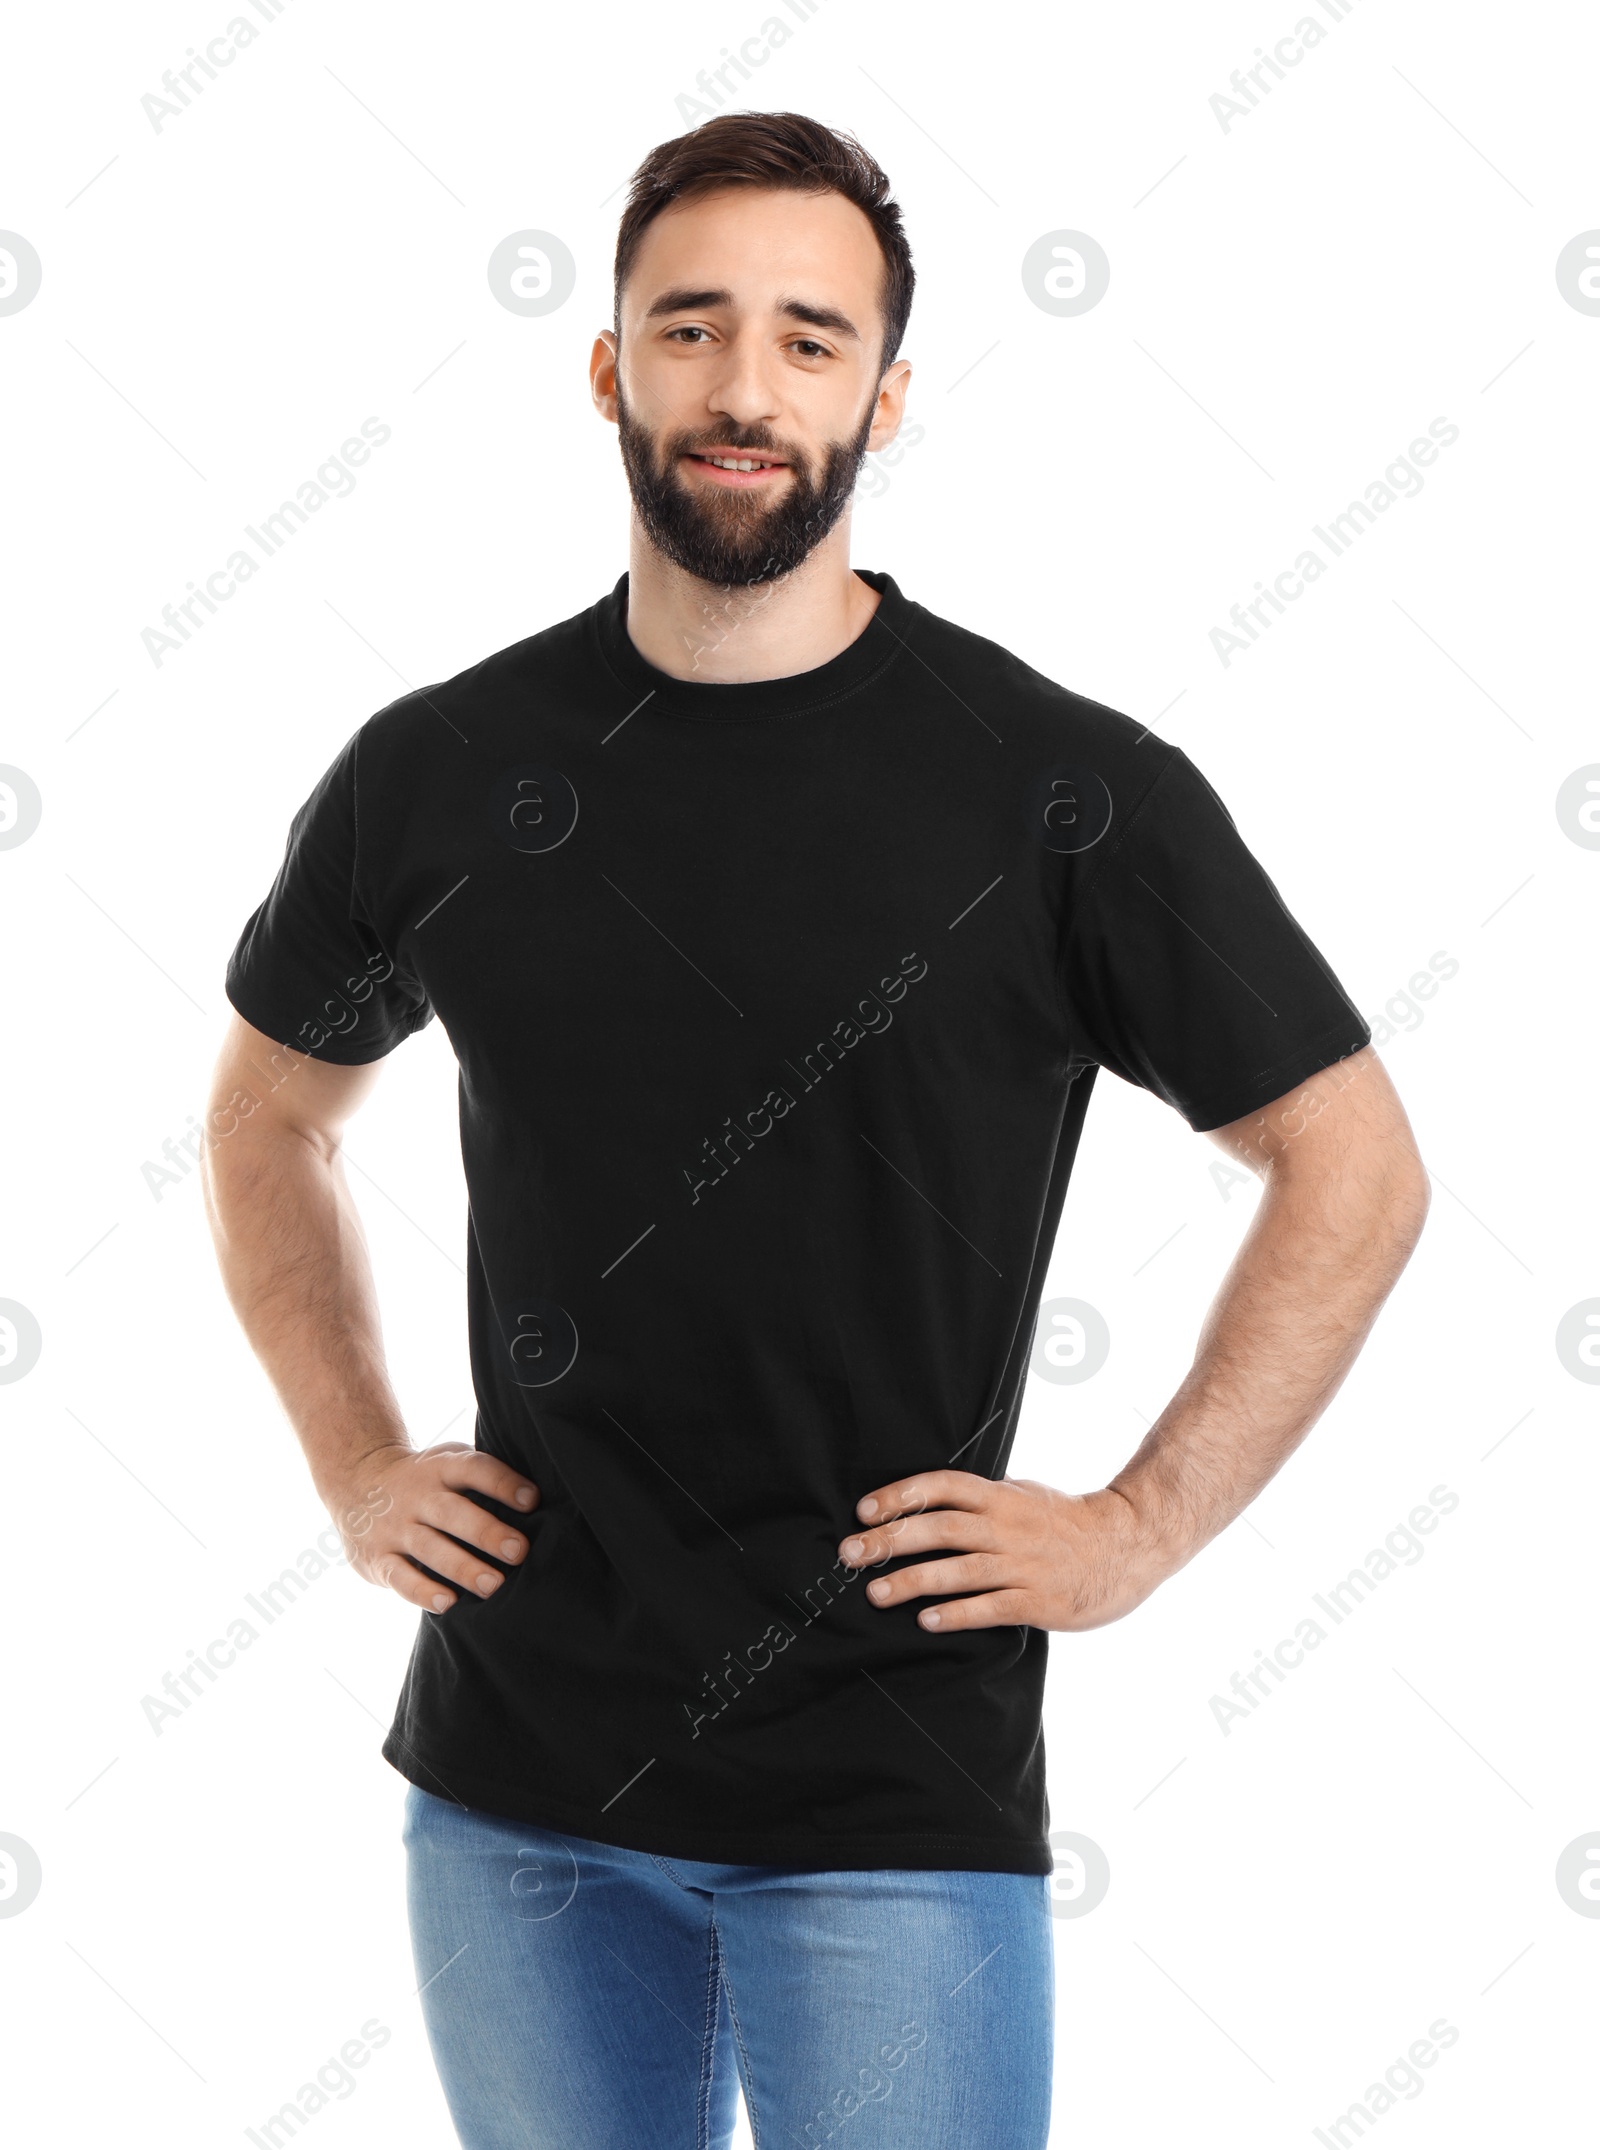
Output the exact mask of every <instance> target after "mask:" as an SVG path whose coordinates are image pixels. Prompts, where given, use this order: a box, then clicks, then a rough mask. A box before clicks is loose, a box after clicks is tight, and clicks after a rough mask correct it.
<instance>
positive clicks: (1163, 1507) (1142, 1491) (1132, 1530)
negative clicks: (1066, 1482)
mask: <svg viewBox="0 0 1600 2150" xmlns="http://www.w3.org/2000/svg"><path fill="white" fill-rule="evenodd" d="M1105 1490H1106V1492H1107V1494H1109V1495H1110V1496H1111V1497H1112V1498H1114V1499H1115V1500H1117V1501H1118V1502H1119V1503H1120V1504H1121V1507H1122V1510H1123V1516H1124V1523H1125V1526H1126V1529H1127V1533H1128V1560H1129V1567H1130V1569H1131V1571H1132V1572H1133V1574H1134V1575H1135V1576H1136V1577H1137V1578H1138V1579H1139V1581H1140V1582H1141V1583H1142V1584H1143V1586H1144V1588H1145V1590H1146V1591H1147V1592H1148V1591H1150V1590H1153V1589H1154V1588H1155V1587H1156V1585H1157V1584H1158V1583H1162V1582H1165V1581H1166V1579H1167V1577H1168V1576H1169V1575H1172V1574H1174V1573H1175V1572H1176V1571H1177V1570H1178V1569H1179V1568H1181V1567H1182V1566H1183V1565H1184V1563H1185V1562H1186V1561H1188V1560H1190V1559H1192V1558H1193V1557H1194V1555H1195V1554H1196V1553H1197V1552H1198V1551H1199V1550H1200V1546H1199V1541H1198V1540H1196V1539H1195V1538H1194V1536H1193V1533H1192V1532H1191V1530H1190V1529H1189V1528H1188V1527H1187V1525H1186V1523H1185V1520H1184V1518H1183V1517H1182V1515H1181V1514H1180V1513H1179V1511H1178V1509H1177V1507H1176V1505H1175V1504H1174V1503H1173V1502H1172V1501H1170V1500H1168V1499H1164V1498H1163V1497H1162V1496H1161V1494H1160V1491H1159V1489H1157V1488H1155V1487H1153V1486H1151V1485H1150V1483H1149V1482H1148V1480H1146V1479H1145V1478H1143V1477H1142V1475H1141V1474H1139V1473H1137V1472H1134V1471H1121V1472H1119V1473H1118V1474H1117V1476H1116V1477H1115V1478H1113V1479H1112V1480H1111V1482H1110V1483H1109V1485H1107V1487H1106V1489H1105Z"/></svg>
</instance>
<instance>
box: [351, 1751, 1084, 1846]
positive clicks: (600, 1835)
mask: <svg viewBox="0 0 1600 2150" xmlns="http://www.w3.org/2000/svg"><path fill="white" fill-rule="evenodd" d="M382 1751H383V1757H384V1760H385V1761H386V1762H388V1763H389V1765H390V1766H391V1768H393V1769H396V1770H398V1771H399V1773H400V1775H401V1776H402V1777H404V1778H405V1779H406V1780H407V1782H408V1783H411V1784H415V1785H416V1786H418V1788H419V1789H420V1790H422V1791H424V1792H430V1793H432V1795H433V1796H434V1797H435V1798H445V1799H449V1800H450V1801H451V1802H452V1804H454V1805H456V1806H462V1805H465V1806H470V1807H479V1808H481V1809H482V1810H483V1811H484V1812H485V1813H488V1814H499V1815H501V1816H503V1817H504V1818H505V1819H506V1820H507V1821H519V1822H527V1823H529V1824H531V1825H532V1826H533V1827H535V1828H543V1829H559V1830H561V1831H563V1832H564V1833H566V1834H568V1835H571V1836H577V1837H582V1838H584V1839H586V1840H587V1841H588V1842H589V1843H592V1844H611V1845H614V1846H616V1847H617V1848H618V1849H620V1850H623V1851H641V1852H649V1853H654V1854H656V1855H657V1856H659V1857H661V1858H664V1859H671V1858H679V1859H701V1860H710V1861H714V1862H716V1863H718V1864H722V1865H730V1866H745V1865H749V1866H787V1867H794V1868H800V1869H804V1870H806V1871H809V1872H838V1871H843V1870H849V1871H854V1872H864V1871H868V1870H872V1869H877V1868H891V1867H893V1868H900V1869H906V1868H913V1869H916V1870H918V1871H923V1872H926V1871H928V1870H930V1869H932V1870H944V1871H956V1870H964V1871H969V1872H974V1871H975V1872H979V1873H986V1874H1049V1873H1052V1872H1053V1871H1054V1868H1055V1858H1054V1854H1053V1853H1052V1852H1051V1849H1050V1846H1049V1843H1048V1842H1047V1841H1046V1840H1045V1839H1044V1838H1042V1837H1040V1838H1035V1839H1030V1840H1026V1841H1023V1840H1018V1841H1015V1842H1002V1841H997V1840H996V1839H995V1838H993V1837H970V1836H958V1835H953V1834H952V1835H942V1834H940V1835H935V1834H921V1833H916V1832H911V1833H904V1834H902V1833H899V1832H897V1833H896V1834H895V1835H893V1836H860V1835H850V1836H828V1835H825V1834H823V1833H821V1832H819V1831H816V1830H782V1829H777V1830H762V1831H755V1832H752V1831H748V1830H733V1831H723V1830H715V1831H710V1830H704V1829H678V1828H675V1827H672V1826H670V1825H669V1826H668V1827H666V1828H663V1829H657V1828H652V1827H649V1826H648V1825H647V1826H644V1827H633V1826H630V1825H626V1824H623V1823H620V1822H611V1821H608V1820H607V1819H606V1817H605V1816H604V1815H597V1814H596V1813H595V1812H594V1811H593V1809H583V1810H580V1809H579V1808H577V1807H575V1806H571V1805H569V1804H568V1803H567V1802H566V1801H564V1800H560V1799H547V1798H545V1797H544V1796H543V1795H542V1794H537V1795H530V1794H529V1793H528V1792H526V1791H525V1790H523V1789H522V1788H521V1787H520V1786H517V1785H510V1784H502V1783H499V1782H498V1781H496V1780H495V1779H492V1778H488V1777H477V1776H473V1775H470V1774H466V1773H464V1772H462V1771H461V1770H459V1769H457V1768H456V1767H455V1766H454V1765H453V1764H452V1765H451V1767H450V1770H449V1774H448V1776H445V1775H443V1774H441V1772H440V1771H438V1770H437V1769H435V1768H434V1767H433V1765H432V1764H431V1763H430V1762H429V1761H428V1760H427V1759H426V1757H425V1756H423V1755H421V1754H419V1753H418V1752H417V1751H416V1749H415V1748H413V1747H411V1746H410V1745H409V1744H408V1743H407V1742H406V1741H405V1740H404V1739H402V1738H401V1737H400V1735H399V1734H398V1733H397V1732H394V1731H391V1732H390V1733H389V1734H388V1736H387V1738H386V1739H385V1740H384V1742H383V1750H382Z"/></svg>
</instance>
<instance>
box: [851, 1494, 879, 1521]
mask: <svg viewBox="0 0 1600 2150" xmlns="http://www.w3.org/2000/svg"><path fill="white" fill-rule="evenodd" d="M877 1512H878V1504H877V1502H876V1501H875V1500H874V1499H873V1498H872V1495H871V1494H870V1493H869V1494H868V1495H867V1497H866V1499H865V1500H864V1501H862V1502H861V1503H860V1504H859V1506H858V1507H857V1509H856V1514H857V1515H858V1516H860V1518H861V1520H862V1522H863V1523H870V1522H871V1520H872V1518H873V1517H874V1516H875V1515H876V1514H877Z"/></svg>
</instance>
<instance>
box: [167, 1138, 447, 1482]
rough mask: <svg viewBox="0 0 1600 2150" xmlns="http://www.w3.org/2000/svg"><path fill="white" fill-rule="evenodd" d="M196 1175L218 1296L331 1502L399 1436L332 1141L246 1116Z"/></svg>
mask: <svg viewBox="0 0 1600 2150" xmlns="http://www.w3.org/2000/svg"><path fill="white" fill-rule="evenodd" d="M205 1186H206V1204H207V1211H208V1214H209V1216H210V1220H211V1229H212V1236H213V1239H214V1240H215V1242H216V1249H217V1258H218V1261H219V1263H220V1265H221V1269H222V1276H223V1282H224V1284H225V1286H226V1288H227V1292H228V1297H229V1299H230V1300H231V1301H232V1303H233V1308H234V1311H235V1313H236V1314H237V1315H238V1317H239V1322H240V1325H241V1326H242V1328H243V1329H244V1332H245V1334H246V1336H247V1337H248V1338H249V1340H250V1343H251V1346H252V1348H253V1349H254V1351H255V1353H256V1356H257V1358H259V1359H260V1361H261V1363H262V1366H263V1367H264V1368H265V1370H266V1372H267V1375H268V1378H269V1379H270V1380H271V1382H272V1385H273V1387H274V1388H275V1389H276V1391H277V1393H278V1397H279V1399H280V1401H281V1402H282V1404H283V1408H284V1410H285V1412H286V1413H287V1415H288V1417H289V1420H290V1423H291V1424H292V1425H293V1427H294V1429H295V1432H296V1434H297V1435H298V1436H299V1440H300V1445H301V1447H302V1449H303V1450H304V1452H305V1456H306V1461H307V1463H308V1464H309V1466H310V1469H311V1476H312V1480H313V1482H314V1484H315V1485H316V1488H317V1491H318V1493H319V1495H320V1496H321V1498H322V1499H323V1500H324V1501H325V1502H327V1503H328V1504H329V1506H330V1507H331V1506H333V1505H334V1503H335V1502H336V1501H339V1500H342V1499H344V1498H345V1497H346V1489H347V1488H348V1487H349V1485H350V1484H351V1483H352V1481H353V1479H354V1477H355V1476H356V1475H357V1474H358V1473H359V1469H360V1466H361V1464H362V1462H363V1460H364V1459H365V1458H367V1457H369V1456H371V1455H372V1454H373V1453H374V1452H375V1451H377V1450H380V1449H392V1448H394V1447H395V1446H397V1445H398V1446H401V1447H409V1445H410V1444H409V1441H408V1440H407V1436H406V1431H405V1425H404V1421H403V1420H402V1417H401V1413H400V1406H399V1403H398V1402H397V1400H396V1398H395V1394H394V1391H393V1389H392V1387H391V1386H390V1383H389V1376H388V1371H387V1369H386V1367H385V1365H384V1358H383V1342H382V1331H381V1327H380V1323H379V1317H378V1307H377V1297H376V1293H375V1291H374V1287H373V1280H372V1268H371V1263H370V1261H369V1259H368V1255H367V1245H366V1239H365V1237H364V1235H363V1233H362V1230H361V1221H360V1218H359V1216H358V1215H357V1213H356V1208H355V1204H354V1202H353V1200H352V1199H351V1195H350V1190H349V1187H348V1185H347V1184H346V1182H345V1177H344V1171H343V1167H342V1165H341V1163H340V1160H339V1153H338V1149H337V1147H336V1146H335V1145H333V1144H331V1143H326V1142H320V1141H318V1140H316V1139H314V1138H313V1137H310V1136H308V1135H305V1134H302V1133H300V1132H298V1131H296V1130H293V1129H288V1128H281V1127H262V1128H253V1127H251V1126H250V1124H249V1123H248V1122H246V1123H245V1124H244V1125H242V1126H241V1127H240V1128H239V1129H238V1131H237V1132H236V1133H235V1134H233V1135H232V1136H230V1137H229V1138H228V1139H227V1140H226V1141H224V1142H219V1143H217V1144H216V1145H214V1146H213V1147H212V1148H211V1149H210V1150H209V1151H208V1152H207V1153H206V1157H205Z"/></svg>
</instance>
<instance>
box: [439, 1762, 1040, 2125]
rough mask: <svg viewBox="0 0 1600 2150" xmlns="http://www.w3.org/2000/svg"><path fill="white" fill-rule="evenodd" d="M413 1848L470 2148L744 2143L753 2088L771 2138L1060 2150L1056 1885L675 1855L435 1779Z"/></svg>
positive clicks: (446, 2063)
mask: <svg viewBox="0 0 1600 2150" xmlns="http://www.w3.org/2000/svg"><path fill="white" fill-rule="evenodd" d="M404 1842H405V1846H406V1854H407V1895H408V1908H409V1911H410V1919H411V1937H412V1947H413V1951H414V1954H415V1959H416V1966H417V1982H418V1985H419V1987H420V1988H421V1997H422V2007H423V2011H424V2018H425V2021H426V2023H427V2028H428V2038H429V2042H430V2044H431V2046H432V2048H433V2057H434V2062H435V2064H436V2066H437V2068H438V2070H439V2077H440V2081H441V2082H442V2084H443V2086H444V2094H445V2097H446V2099H447V2100H448V2102H449V2106H450V2113H451V2117H452V2119H453V2120H454V2122H455V2126H456V2132H457V2134H458V2135H459V2137H460V2139H461V2143H462V2145H463V2150H726V2146H727V2145H728V2143H729V2142H730V2141H731V2140H732V2135H733V2127H734V2122H735V2118H736V2113H737V2091H736V2080H737V2082H740V2083H742V2084H743V2086H744V2098H745V2105H746V2107H747V2109H748V2112H749V2116H750V2129H751V2134H752V2136H753V2138H754V2141H755V2144H756V2150H791V2146H792V2145H794V2144H796V2143H798V2144H802V2145H804V2146H806V2150H820V2146H821V2145H823V2144H831V2145H833V2146H834V2150H1044V2146H1045V2140H1046V2137H1047V2135H1048V2133H1049V2124H1050V2069H1051V2058H1052V2051H1053V2018H1054V2008H1055V1965H1054V1956H1053V1944H1052V1938H1051V1918H1050V1883H1049V1881H1048V1879H1047V1878H1046V1877H1045V1876H1044V1875H1034V1874H989V1873H976V1872H971V1871H968V1870H965V1869H963V1870H960V1871H944V1870H940V1871H933V1872H919V1871H916V1870H908V1869H900V1868H892V1869H885V1868H872V1869H870V1870H868V1871H865V1872H828V1873H815V1872H811V1871H809V1870H806V1869H799V1868H794V1867H783V1866H727V1865H718V1864H715V1863H713V1862H710V1861H707V1860H703V1859H665V1858H661V1857H659V1856H658V1855H657V1854H655V1853H653V1852H643V1851H626V1850H622V1849H620V1848H619V1847H617V1846H616V1845H612V1844H596V1843H592V1842H590V1841H589V1839H588V1838H586V1837H576V1836H568V1835H565V1834H563V1833H561V1832H559V1831H557V1830H553V1829H545V1828H540V1827H537V1826H534V1825H531V1824H529V1823H527V1822H517V1821H507V1820H505V1819H504V1818H503V1817H501V1816H500V1815H496V1814H485V1813H482V1812H480V1811H479V1810H477V1809H476V1808H471V1807H458V1806H455V1805H453V1804H452V1803H451V1802H450V1801H448V1800H443V1799H436V1798H435V1797H434V1796H433V1795H432V1794H431V1793H429V1792H424V1791H422V1790H421V1789H420V1788H419V1787H417V1786H416V1785H411V1786H410V1787H408V1789H407V1793H406V1805H405V1827H404ZM735 2070H737V2078H736V2076H735Z"/></svg>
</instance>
